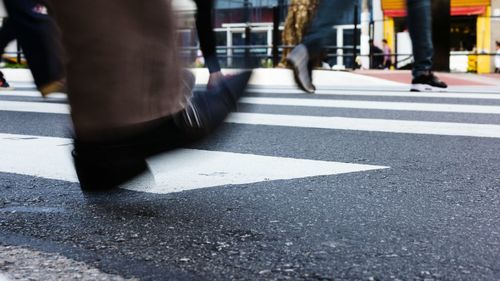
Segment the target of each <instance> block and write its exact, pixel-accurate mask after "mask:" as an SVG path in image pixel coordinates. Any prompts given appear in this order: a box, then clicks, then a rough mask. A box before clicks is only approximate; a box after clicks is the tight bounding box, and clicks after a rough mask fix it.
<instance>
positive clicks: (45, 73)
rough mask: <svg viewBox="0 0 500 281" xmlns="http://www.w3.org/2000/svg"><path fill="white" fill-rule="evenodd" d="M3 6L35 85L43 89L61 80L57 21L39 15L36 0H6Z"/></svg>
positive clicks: (61, 70)
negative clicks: (36, 9) (35, 9)
mask: <svg viewBox="0 0 500 281" xmlns="http://www.w3.org/2000/svg"><path fill="white" fill-rule="evenodd" d="M4 3H5V7H6V9H7V12H8V13H9V21H11V23H12V26H13V28H14V30H15V33H16V37H17V39H18V41H19V43H20V45H21V47H22V48H23V51H24V54H25V56H26V59H27V60H28V64H29V66H30V69H31V72H32V73H33V77H34V78H35V84H36V85H37V86H38V87H42V86H44V85H46V84H48V83H51V82H54V81H56V80H60V79H62V78H63V76H64V72H63V66H62V61H61V49H60V47H59V44H58V38H57V37H58V35H57V28H56V26H55V23H54V21H53V20H52V19H51V18H50V17H49V16H48V15H43V14H39V13H36V12H35V11H34V10H33V8H34V7H35V5H36V3H35V2H34V1H33V0H4Z"/></svg>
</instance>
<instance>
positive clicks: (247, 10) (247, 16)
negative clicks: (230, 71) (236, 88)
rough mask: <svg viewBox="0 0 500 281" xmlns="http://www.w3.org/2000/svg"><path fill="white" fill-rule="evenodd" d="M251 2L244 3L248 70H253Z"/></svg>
mask: <svg viewBox="0 0 500 281" xmlns="http://www.w3.org/2000/svg"><path fill="white" fill-rule="evenodd" d="M251 5H252V4H251V3H250V0H244V2H243V9H244V12H243V13H244V18H243V20H244V21H245V23H246V26H245V67H246V68H251V67H252V65H251V63H250V44H251V43H252V40H251V39H250V36H251V33H252V31H251V29H250V7H251Z"/></svg>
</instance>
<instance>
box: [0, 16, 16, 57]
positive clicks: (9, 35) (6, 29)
mask: <svg viewBox="0 0 500 281" xmlns="http://www.w3.org/2000/svg"><path fill="white" fill-rule="evenodd" d="M14 39H16V32H15V30H14V26H13V25H12V22H11V21H10V20H9V18H5V19H4V20H3V23H2V28H1V29H0V57H1V56H2V55H3V53H4V52H5V48H6V47H7V45H9V43H10V42H12V41H13V40H14Z"/></svg>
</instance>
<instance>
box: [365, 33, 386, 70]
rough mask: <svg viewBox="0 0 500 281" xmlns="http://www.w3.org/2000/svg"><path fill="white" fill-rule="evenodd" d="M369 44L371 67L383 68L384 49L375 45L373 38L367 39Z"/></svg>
mask: <svg viewBox="0 0 500 281" xmlns="http://www.w3.org/2000/svg"><path fill="white" fill-rule="evenodd" d="M368 43H369V44H370V56H371V65H370V67H371V68H372V69H382V68H384V51H382V49H380V48H379V47H378V46H376V45H375V43H374V41H373V39H370V40H369V41H368Z"/></svg>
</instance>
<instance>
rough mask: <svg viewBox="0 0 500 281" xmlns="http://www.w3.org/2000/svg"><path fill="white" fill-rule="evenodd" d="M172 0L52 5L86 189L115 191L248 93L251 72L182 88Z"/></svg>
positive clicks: (57, 1)
mask: <svg viewBox="0 0 500 281" xmlns="http://www.w3.org/2000/svg"><path fill="white" fill-rule="evenodd" d="M170 2H171V1H169V0H148V1H137V0H106V1H102V0H53V1H52V2H51V3H52V5H53V9H54V11H55V14H56V17H57V20H58V23H59V25H60V27H61V30H62V33H63V43H64V46H65V51H66V52H67V54H68V58H69V59H68V61H67V65H66V67H67V83H68V98H69V103H70V105H71V108H72V112H71V117H72V120H73V124H74V128H75V150H74V152H73V157H74V159H75V167H76V171H77V174H78V177H79V179H80V185H81V187H82V189H84V190H91V191H102V190H108V189H111V188H114V187H116V186H117V185H119V184H121V183H123V182H125V181H127V180H129V179H131V178H133V177H135V176H136V175H138V174H139V173H141V172H142V171H144V170H145V169H146V163H145V158H146V157H149V156H151V155H154V154H156V153H160V152H163V151H166V150H169V149H173V148H176V147H179V146H181V145H185V144H186V143H187V142H188V141H191V140H194V139H198V138H200V137H204V136H206V135H208V134H209V133H210V132H212V131H213V130H214V129H215V128H216V127H217V126H218V125H219V124H221V123H222V122H223V120H224V118H225V117H226V116H227V114H228V113H229V112H230V111H231V110H233V109H234V108H235V107H236V103H237V100H238V98H239V97H240V96H241V94H242V93H243V92H244V89H245V87H246V84H247V82H248V79H249V78H250V77H249V76H250V75H249V73H245V74H241V75H239V76H235V77H234V78H231V79H230V80H225V81H224V83H221V85H220V87H218V88H217V89H214V90H213V91H209V92H206V93H197V94H194V95H193V96H191V95H192V93H191V91H190V90H191V89H186V87H182V82H181V74H182V71H181V68H180V65H179V59H178V52H177V46H176V40H175V38H176V36H175V32H176V30H175V27H176V26H175V19H174V15H173V12H172V10H171V7H170ZM82 11H89V12H91V13H92V16H89V14H88V13H83V12H82Z"/></svg>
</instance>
